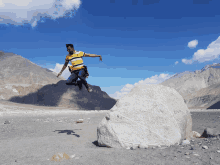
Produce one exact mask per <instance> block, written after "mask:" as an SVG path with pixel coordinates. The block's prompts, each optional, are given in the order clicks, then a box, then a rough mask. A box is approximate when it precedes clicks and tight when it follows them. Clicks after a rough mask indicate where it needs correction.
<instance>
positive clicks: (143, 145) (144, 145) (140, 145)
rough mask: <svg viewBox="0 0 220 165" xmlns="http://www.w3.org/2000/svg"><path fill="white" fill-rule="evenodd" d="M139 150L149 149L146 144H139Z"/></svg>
mask: <svg viewBox="0 0 220 165" xmlns="http://www.w3.org/2000/svg"><path fill="white" fill-rule="evenodd" d="M139 148H143V149H146V148H148V145H147V144H145V143H141V144H139Z"/></svg>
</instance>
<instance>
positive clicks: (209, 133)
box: [201, 128, 220, 138]
mask: <svg viewBox="0 0 220 165" xmlns="http://www.w3.org/2000/svg"><path fill="white" fill-rule="evenodd" d="M219 135H220V133H219V131H218V130H217V129H212V128H205V129H204V132H203V133H202V135H201V137H204V138H213V137H217V136H219Z"/></svg>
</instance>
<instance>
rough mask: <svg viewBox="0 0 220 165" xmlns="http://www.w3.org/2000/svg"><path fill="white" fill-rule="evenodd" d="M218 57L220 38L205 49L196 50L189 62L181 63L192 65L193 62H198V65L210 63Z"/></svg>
mask: <svg viewBox="0 0 220 165" xmlns="http://www.w3.org/2000/svg"><path fill="white" fill-rule="evenodd" d="M219 55H220V36H219V37H218V38H217V39H216V40H215V41H213V42H212V43H211V44H209V45H208V47H207V49H199V50H197V51H196V52H195V53H194V55H193V58H192V59H190V60H186V59H182V62H183V63H185V64H192V62H193V61H198V62H200V63H203V62H206V61H212V60H214V59H217V58H218V57H219Z"/></svg>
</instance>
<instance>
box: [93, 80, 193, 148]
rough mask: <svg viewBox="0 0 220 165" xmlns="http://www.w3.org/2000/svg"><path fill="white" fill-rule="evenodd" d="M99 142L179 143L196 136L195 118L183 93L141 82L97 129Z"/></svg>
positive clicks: (125, 145)
mask: <svg viewBox="0 0 220 165" xmlns="http://www.w3.org/2000/svg"><path fill="white" fill-rule="evenodd" d="M97 137H98V144H99V145H109V146H111V147H113V148H131V147H133V145H134V144H142V143H144V144H146V146H159V145H166V146H170V145H175V144H176V143H177V144H180V142H181V141H182V140H183V139H187V140H190V138H191V137H192V118H191V115H190V111H189V109H188V108H187V106H186V104H185V103H184V100H183V98H182V96H181V95H180V94H179V93H178V92H177V91H176V90H174V89H173V88H169V87H166V86H163V85H155V84H153V85H138V86H136V87H134V88H133V89H132V90H131V91H130V92H129V93H128V94H127V95H125V96H124V97H122V98H121V99H120V100H118V101H117V103H116V105H115V106H114V107H113V108H111V110H110V112H108V113H107V114H106V116H105V117H104V118H103V119H102V121H101V122H100V123H99V125H98V128H97Z"/></svg>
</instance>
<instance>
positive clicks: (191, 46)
mask: <svg viewBox="0 0 220 165" xmlns="http://www.w3.org/2000/svg"><path fill="white" fill-rule="evenodd" d="M197 45H198V40H192V41H190V42H188V47H189V48H195V47H196V46H197Z"/></svg>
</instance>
